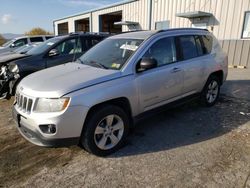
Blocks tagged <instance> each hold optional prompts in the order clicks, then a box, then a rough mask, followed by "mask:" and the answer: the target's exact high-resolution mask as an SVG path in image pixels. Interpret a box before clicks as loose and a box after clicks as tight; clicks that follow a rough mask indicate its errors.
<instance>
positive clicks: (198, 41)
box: [194, 35, 203, 56]
mask: <svg viewBox="0 0 250 188" xmlns="http://www.w3.org/2000/svg"><path fill="white" fill-rule="evenodd" d="M194 39H195V43H196V48H197V53H198V56H202V55H203V49H202V44H201V38H200V36H198V35H196V36H194Z"/></svg>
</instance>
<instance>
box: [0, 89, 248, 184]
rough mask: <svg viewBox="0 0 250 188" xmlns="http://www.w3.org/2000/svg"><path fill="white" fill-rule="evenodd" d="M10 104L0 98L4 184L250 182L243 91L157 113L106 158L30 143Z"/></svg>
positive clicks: (0, 174) (1, 175) (0, 169)
mask: <svg viewBox="0 0 250 188" xmlns="http://www.w3.org/2000/svg"><path fill="white" fill-rule="evenodd" d="M234 91H236V90H234ZM234 91H233V92H232V93H235V92H234ZM237 91H238V89H237ZM248 93H249V92H248ZM246 94H247V92H246ZM248 96H249V94H248ZM12 103H13V101H12V100H11V101H0V187H32V188H33V187H181V188H182V187H192V188H194V187H212V188H214V187H219V188H223V187H225V188H231V187H232V188H233V187H242V188H250V100H248V97H245V95H244V96H243V97H242V96H241V97H239V98H236V97H235V96H234V95H228V96H226V95H222V96H221V98H220V100H219V102H218V104H216V105H215V106H214V107H212V108H205V107H202V106H200V105H199V104H198V103H196V102H192V103H189V104H186V105H184V106H181V107H178V108H174V109H171V110H168V111H165V112H162V113H159V114H155V115H152V116H151V117H148V118H147V119H144V120H143V121H141V122H139V123H138V124H137V126H136V128H135V129H133V130H132V131H131V134H130V136H129V138H128V141H127V144H126V146H125V147H124V148H122V149H121V150H120V151H118V152H117V153H115V154H113V155H111V156H108V157H106V158H99V157H96V156H93V155H90V154H88V153H86V152H85V151H84V150H82V149H81V148H79V147H77V146H72V147H67V148H43V147H39V146H35V145H32V144H30V143H29V142H27V141H26V140H25V139H24V138H22V137H21V136H20V134H19V133H18V131H17V130H16V128H15V125H14V122H13V120H12V117H11V105H12Z"/></svg>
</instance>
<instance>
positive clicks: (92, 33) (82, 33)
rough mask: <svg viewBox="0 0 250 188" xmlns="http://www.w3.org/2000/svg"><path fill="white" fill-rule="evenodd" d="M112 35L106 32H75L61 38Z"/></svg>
mask: <svg viewBox="0 0 250 188" xmlns="http://www.w3.org/2000/svg"><path fill="white" fill-rule="evenodd" d="M110 35H112V34H110V33H106V32H73V33H69V34H68V35H59V36H110Z"/></svg>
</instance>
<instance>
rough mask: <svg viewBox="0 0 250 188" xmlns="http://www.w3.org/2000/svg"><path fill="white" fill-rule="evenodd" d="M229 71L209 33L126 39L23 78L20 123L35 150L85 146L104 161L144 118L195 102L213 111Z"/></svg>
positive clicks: (18, 111) (185, 31)
mask: <svg viewBox="0 0 250 188" xmlns="http://www.w3.org/2000/svg"><path fill="white" fill-rule="evenodd" d="M227 71H228V62H227V56H226V55H225V54H224V53H223V52H222V49H221V47H220V45H219V43H218V41H217V40H216V39H215V37H214V36H213V35H212V34H211V33H209V32H208V31H207V30H201V29H169V30H163V31H139V32H131V33H125V34H120V35H116V36H112V37H109V38H108V39H105V40H104V41H102V42H100V43H99V44H97V45H96V46H95V47H93V48H92V49H90V50H89V51H88V52H87V53H85V54H84V55H83V56H82V57H81V58H80V59H79V60H78V61H77V62H74V63H68V64H65V65H60V66H57V67H54V68H50V69H47V70H43V71H39V72H37V73H34V74H32V75H30V76H28V77H26V78H24V79H23V80H22V81H21V82H20V84H19V85H18V87H17V94H16V101H15V104H14V108H13V116H14V118H15V119H16V122H17V128H18V130H19V131H20V133H21V134H22V135H23V136H24V137H25V138H26V139H27V140H29V141H30V142H32V143H34V144H36V145H40V146H55V145H66V144H78V143H80V144H81V145H82V146H83V147H84V148H85V149H86V150H87V151H89V152H91V153H93V154H95V155H100V156H103V155H107V154H110V153H112V152H114V151H116V150H117V149H118V148H120V147H121V145H122V144H123V143H124V140H125V138H126V136H127V134H128V131H129V128H130V127H131V126H133V122H134V121H135V120H136V118H137V117H139V115H142V114H146V113H145V112H148V111H150V110H155V109H158V108H159V107H162V106H165V105H170V104H172V103H178V102H179V101H181V102H183V100H186V99H190V97H198V98H200V100H201V101H202V102H203V103H204V104H205V105H207V106H212V105H214V104H215V103H216V101H217V99H218V97H219V93H220V86H221V85H222V84H223V82H224V81H225V80H226V77H227ZM152 128H153V127H152Z"/></svg>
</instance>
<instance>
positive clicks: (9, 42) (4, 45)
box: [2, 40, 15, 47]
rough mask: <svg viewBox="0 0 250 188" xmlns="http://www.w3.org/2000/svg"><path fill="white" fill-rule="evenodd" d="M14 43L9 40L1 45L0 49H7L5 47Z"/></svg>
mask: <svg viewBox="0 0 250 188" xmlns="http://www.w3.org/2000/svg"><path fill="white" fill-rule="evenodd" d="M14 41H15V40H10V41H8V42H6V43H4V44H3V45H2V47H7V46H9V45H11V44H12V43H13V42H14Z"/></svg>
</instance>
